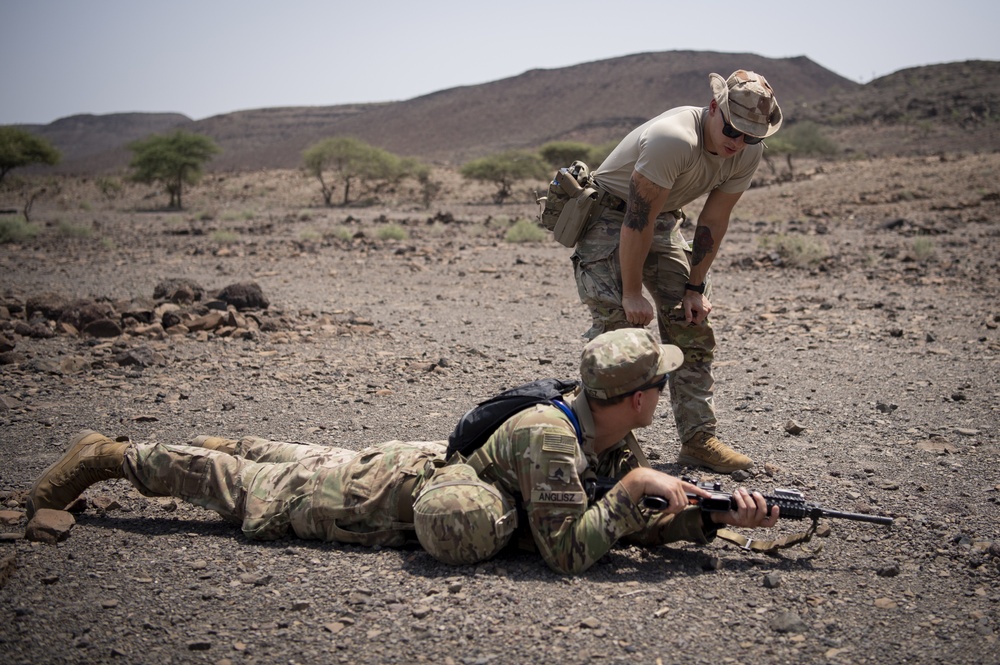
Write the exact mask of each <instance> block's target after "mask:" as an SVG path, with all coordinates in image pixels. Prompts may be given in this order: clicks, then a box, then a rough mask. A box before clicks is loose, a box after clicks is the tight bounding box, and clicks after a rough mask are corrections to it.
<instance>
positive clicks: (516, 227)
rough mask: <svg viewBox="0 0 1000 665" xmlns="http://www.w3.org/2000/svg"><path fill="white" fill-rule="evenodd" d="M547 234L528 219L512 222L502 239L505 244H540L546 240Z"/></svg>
mask: <svg viewBox="0 0 1000 665" xmlns="http://www.w3.org/2000/svg"><path fill="white" fill-rule="evenodd" d="M548 235H549V234H548V232H547V231H546V230H545V229H543V228H542V227H540V226H539V225H538V224H536V223H535V222H533V221H531V220H529V219H519V220H517V221H516V222H514V224H513V225H511V227H510V228H509V229H507V233H505V234H504V237H503V239H504V240H505V241H507V242H513V243H521V242H542V241H544V240H546V239H547V238H548Z"/></svg>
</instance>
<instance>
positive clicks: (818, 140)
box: [766, 121, 837, 156]
mask: <svg viewBox="0 0 1000 665" xmlns="http://www.w3.org/2000/svg"><path fill="white" fill-rule="evenodd" d="M766 143H767V150H768V151H769V152H771V153H774V154H790V155H795V156H800V155H813V156H819V155H832V154H834V153H836V152H837V144H836V143H834V142H833V141H831V140H830V139H829V138H828V137H827V136H826V134H825V133H824V131H823V128H822V127H820V126H819V125H817V124H816V123H814V122H809V121H806V122H799V123H796V124H794V125H790V126H788V127H784V128H782V129H781V130H780V131H779V132H778V133H777V134H775V135H774V136H772V137H771V138H769V139H767V142H766Z"/></svg>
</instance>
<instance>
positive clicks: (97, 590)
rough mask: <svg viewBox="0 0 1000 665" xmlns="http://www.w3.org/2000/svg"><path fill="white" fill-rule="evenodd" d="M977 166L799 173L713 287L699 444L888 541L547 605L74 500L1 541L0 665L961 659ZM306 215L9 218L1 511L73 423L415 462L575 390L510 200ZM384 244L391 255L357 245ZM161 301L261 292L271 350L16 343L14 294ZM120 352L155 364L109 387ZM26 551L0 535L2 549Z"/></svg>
mask: <svg viewBox="0 0 1000 665" xmlns="http://www.w3.org/2000/svg"><path fill="white" fill-rule="evenodd" d="M998 170H1000V157H998V156H997V155H968V156H954V157H950V156H949V157H944V158H941V157H934V158H900V159H883V160H870V161H857V162H841V163H821V164H808V165H802V169H801V171H802V173H801V179H796V180H788V181H785V182H780V183H779V182H777V181H775V182H774V183H773V184H770V185H768V186H764V187H756V188H754V189H752V190H751V191H749V192H748V193H747V194H746V196H745V197H744V200H743V201H742V202H741V203H740V205H739V206H738V208H737V211H736V218H735V219H734V221H733V224H732V226H731V229H730V232H729V234H728V236H727V237H726V240H725V244H724V247H723V253H722V255H721V257H720V259H719V260H718V263H717V265H716V268H715V270H714V273H713V274H714V277H713V279H714V280H715V290H716V299H715V303H714V304H715V311H714V312H713V317H714V321H715V326H716V330H717V334H718V336H719V338H720V353H719V358H718V363H717V367H718V371H717V379H718V386H717V397H716V402H717V408H718V411H719V415H720V419H721V422H720V433H721V435H722V437H723V438H724V439H725V440H727V441H730V442H732V443H733V444H734V445H735V446H736V447H737V448H738V449H739V450H741V451H742V452H746V453H747V454H749V455H751V456H752V457H753V458H754V459H755V460H756V461H757V467H756V473H755V474H754V476H753V477H752V478H750V479H749V480H747V481H746V484H747V485H748V486H750V487H754V488H759V489H762V490H772V489H774V488H775V487H789V486H791V487H798V488H800V489H801V490H803V492H805V494H806V496H807V497H808V498H809V499H810V500H812V501H816V502H819V503H821V504H822V505H824V506H828V507H831V508H840V509H843V510H849V511H855V512H873V513H883V514H888V515H892V516H894V517H895V518H896V524H895V526H893V527H892V528H883V527H876V526H871V525H864V524H854V523H849V522H839V521H838V522H833V523H831V525H830V526H831V533H830V535H829V536H828V537H826V538H820V539H814V540H813V542H812V543H810V544H809V545H807V546H805V547H802V548H798V549H792V550H787V551H786V552H785V553H784V554H782V555H781V556H778V557H770V556H766V555H760V554H752V553H748V552H744V551H742V550H739V549H737V548H735V547H733V546H731V545H723V544H722V543H716V544H713V545H711V546H708V547H695V546H689V545H676V546H671V547H663V548H659V549H657V550H654V551H648V550H641V549H636V548H619V549H616V550H614V551H613V552H612V553H611V554H609V555H608V556H607V557H606V558H605V559H604V560H602V561H601V562H600V563H599V564H598V565H596V566H595V567H594V568H593V569H592V570H590V571H588V572H587V573H586V574H585V575H582V576H580V577H577V578H566V577H562V576H559V575H556V574H554V573H552V572H551V571H549V570H548V569H547V568H546V567H545V566H544V564H543V563H542V562H541V560H540V559H538V558H536V557H534V556H530V555H526V554H510V555H504V556H501V557H500V558H498V559H496V560H494V561H491V562H489V563H487V564H485V565H482V566H478V567H466V568H449V567H446V566H443V565H440V564H438V563H436V562H435V561H434V560H433V559H431V558H430V557H429V556H428V555H426V554H424V553H423V552H420V551H397V550H382V551H372V550H367V549H362V548H357V547H351V546H338V545H325V544H319V543H310V542H303V541H297V540H285V541H280V542H276V543H268V544H261V543H251V542H248V541H247V540H245V539H244V538H243V537H242V536H241V535H240V534H239V532H238V528H237V527H235V526H233V525H230V524H227V523H225V522H223V521H221V520H220V519H218V518H216V517H215V516H214V515H213V514H211V513H208V512H206V511H203V510H200V509H197V508H193V507H190V506H186V505H184V504H178V503H177V502H175V501H170V500H159V501H158V500H151V499H148V498H144V497H141V496H139V495H138V494H136V493H135V492H134V491H133V490H132V489H131V488H130V486H128V485H126V484H124V483H123V482H118V481H116V482H112V483H106V484H104V485H101V486H99V487H97V488H94V489H93V490H92V491H91V492H90V496H91V499H92V504H91V507H89V508H88V509H87V510H86V511H84V512H82V513H79V514H77V515H76V520H77V523H76V525H75V526H74V527H73V529H72V532H71V535H70V537H69V538H68V539H67V540H65V541H63V542H61V543H59V544H58V545H52V546H49V545H46V546H32V545H30V544H29V543H27V542H25V541H22V540H13V541H11V542H6V543H2V544H0V560H2V561H4V562H5V563H4V566H3V571H4V572H3V573H2V574H0V578H4V577H6V581H5V582H3V585H2V588H0V611H2V613H3V620H4V624H5V629H4V630H3V631H0V659H2V660H3V661H4V662H11V663H22V662H24V663H27V662H45V661H53V660H59V661H63V662H94V661H105V660H112V659H114V658H116V657H119V658H121V659H122V660H123V662H135V661H143V662H226V661H228V662H233V663H251V662H278V661H282V662H291V661H294V662H303V663H320V662H331V661H333V662H345V663H346V662H372V663H375V662H379V663H385V662H406V663H411V662H422V661H428V662H430V661H432V662H442V663H506V662H543V661H546V660H550V659H553V658H556V659H558V660H560V661H561V662H567V663H577V662H580V663H582V662H593V661H595V660H604V661H612V662H619V661H621V662H632V661H635V662H658V661H662V662H670V661H674V660H676V658H677V656H676V654H677V653H687V654H691V655H692V657H693V658H694V659H695V660H697V661H699V662H730V661H732V660H734V658H735V653H736V652H738V653H739V660H746V661H748V662H797V663H811V662H817V663H819V662H834V663H868V662H872V663H874V662H878V663H903V662H947V663H981V662H989V661H991V660H992V659H993V656H991V654H993V653H994V652H995V649H996V633H997V631H998V630H1000V592H998V591H997V589H998V577H1000V568H998V561H1000V556H998V555H1000V528H998V526H997V525H998V524H1000V519H998V518H1000V505H998V496H1000V492H998V490H1000V475H998V468H1000V466H998V453H997V434H996V431H997V424H998V411H997V404H998V403H1000V388H998V378H1000V364H998V351H1000V341H998V334H997V325H998V322H1000V307H998V305H997V302H998V296H1000V283H998V280H1000V270H998V259H1000V256H998V254H1000V249H998V243H997V238H998V235H1000V221H998V220H1000V186H998V185H997V183H996V180H995V174H996V173H997V172H998ZM312 187H313V186H312V185H311V183H309V181H308V180H307V179H304V178H303V177H302V176H301V175H300V174H296V173H294V172H271V173H259V172H258V173H253V174H228V175H226V176H218V177H214V178H213V179H212V180H210V181H209V182H207V183H206V185H205V186H204V187H202V188H197V189H195V190H192V192H191V193H190V196H188V197H186V198H185V200H186V201H188V202H189V205H191V209H190V210H189V211H187V212H184V213H165V212H139V213H137V212H135V209H136V207H150V206H151V205H152V204H151V203H145V204H144V203H143V202H142V201H141V199H142V196H144V193H143V192H141V191H139V190H135V191H133V192H132V193H131V194H130V196H132V197H133V198H131V199H128V200H120V201H117V202H114V203H113V205H111V206H109V205H108V204H107V203H106V202H104V201H102V200H101V199H100V198H99V196H98V195H97V194H96V190H95V189H94V188H93V184H92V183H88V182H86V181H67V182H66V183H65V185H64V186H63V188H62V190H61V194H60V198H59V199H51V200H48V201H46V202H43V203H40V204H39V205H38V206H37V207H36V211H35V218H36V220H38V222H39V223H40V224H42V225H43V227H44V229H43V231H42V233H40V234H39V235H38V236H36V237H35V238H33V239H31V240H29V241H26V242H25V243H22V244H20V245H10V244H8V245H2V246H0V274H2V275H3V278H2V282H0V284H2V291H3V292H2V294H0V295H2V297H3V300H4V302H3V304H4V305H5V306H6V307H7V312H8V314H9V316H8V317H7V318H5V319H3V320H2V321H0V334H2V335H3V336H4V337H5V338H7V339H8V341H9V342H11V343H12V348H10V349H9V350H7V351H5V352H4V354H3V355H4V356H5V357H7V358H8V362H7V364H3V365H0V424H2V427H0V443H2V445H0V490H2V492H3V497H4V498H5V504H6V505H5V508H6V510H7V511H8V512H10V513H18V512H19V511H20V510H21V509H22V504H21V498H22V496H23V493H24V491H26V490H27V489H28V487H29V486H30V484H31V482H32V481H33V480H34V478H35V477H36V476H37V474H38V473H39V472H40V471H41V470H42V469H43V468H44V467H45V466H47V465H48V464H49V463H51V461H53V460H54V459H55V458H56V457H57V456H58V455H59V453H60V451H61V450H62V447H63V446H64V445H65V444H66V442H67V441H68V440H69V439H70V437H71V436H72V435H73V434H74V433H75V432H76V431H78V430H79V429H81V428H85V427H86V428H93V429H96V430H99V431H102V432H105V433H107V434H109V435H112V436H120V435H126V436H130V437H132V438H133V439H134V440H139V441H177V442H179V441H184V440H187V439H189V438H190V437H193V436H195V435H198V434H221V435H231V436H239V435H244V434H256V435H260V436H264V437H270V438H275V439H284V440H306V441H312V442H316V443H327V444H336V445H339V446H346V447H351V448H361V447H363V446H364V445H366V444H369V443H374V442H378V441H383V440H388V439H393V438H400V439H409V440H420V439H440V438H444V437H445V436H446V435H447V433H448V432H449V431H450V429H451V427H452V426H453V425H454V423H455V421H456V420H457V418H458V417H459V416H460V415H461V414H462V413H463V412H464V411H465V410H466V409H467V408H469V406H471V405H472V404H474V403H475V402H477V401H478V400H480V399H482V398H483V397H485V396H488V395H490V394H492V393H495V392H497V391H498V390H500V389H502V388H505V387H509V386H510V385H513V384H515V383H519V382H522V381H525V380H529V379H533V378H538V377H539V376H561V377H571V376H573V375H574V374H575V372H576V368H577V358H578V354H579V350H580V346H581V343H582V340H581V338H580V334H581V333H582V332H583V331H584V330H586V329H587V328H588V327H589V320H588V318H589V317H588V315H587V313H586V312H585V310H584V308H583V306H582V305H580V303H579V301H578V298H577V295H576V288H575V285H574V283H573V279H572V274H571V270H570V265H569V260H568V256H569V253H570V252H569V250H567V249H565V248H563V247H561V246H559V245H557V244H555V243H554V242H552V241H546V242H543V243H531V244H517V245H515V244H510V243H507V242H504V240H503V237H504V233H505V231H506V229H507V228H508V227H509V225H510V224H511V223H512V222H513V221H514V220H515V219H517V218H518V217H530V216H533V214H534V205H533V204H531V203H518V204H511V205H507V206H503V207H495V206H492V205H486V204H484V203H481V202H482V201H488V200H489V195H488V194H489V193H488V191H485V190H483V191H468V190H465V189H462V188H460V187H458V186H457V185H456V186H454V187H453V188H451V189H449V188H448V187H446V189H445V194H444V195H443V197H444V198H443V199H442V201H441V202H440V203H439V204H437V205H435V206H433V207H432V208H431V209H423V208H420V207H419V206H416V205H410V204H408V203H406V197H403V196H400V201H399V202H398V203H394V204H393V205H391V206H385V207H378V208H376V207H371V208H354V209H339V208H335V209H324V208H315V207H308V204H306V203H305V202H308V201H310V200H315V198H311V197H313V194H314V193H313V194H311V193H310V191H311V188H312ZM528 189H530V188H525V190H528ZM147 193H148V192H147ZM317 196H318V194H317ZM521 198H522V200H524V199H525V198H527V194H526V192H522V194H521ZM690 212H691V213H695V212H697V206H693V207H692V210H691V211H690ZM392 225H395V226H397V227H399V228H402V229H403V230H405V232H406V238H405V239H402V240H396V239H391V236H392V235H394V234H388V233H383V232H382V230H383V229H385V228H387V227H389V226H392ZM167 279H179V280H190V281H191V282H194V283H196V284H197V285H200V286H201V287H202V288H203V289H204V290H205V291H206V292H211V293H214V292H217V291H219V290H220V289H222V288H223V287H226V286H227V285H230V284H234V283H247V282H254V283H256V284H259V285H260V288H261V290H262V293H263V295H264V296H265V297H266V299H267V300H268V301H269V304H268V307H267V310H266V311H267V313H268V315H267V318H269V319H272V320H275V321H280V325H275V326H274V327H273V328H268V327H267V326H264V325H260V326H257V327H256V328H255V332H254V334H252V335H245V336H234V335H231V334H230V335H221V334H216V332H215V331H214V329H213V330H201V331H197V332H194V331H192V332H188V333H186V334H181V335H174V336H167V337H164V338H163V339H158V338H156V337H151V336H138V335H134V334H132V333H131V332H129V328H128V326H125V327H124V331H125V332H124V334H123V335H120V336H116V337H113V338H95V337H89V336H86V335H81V334H71V332H69V331H66V330H63V331H61V332H58V333H56V334H53V335H51V336H48V337H43V336H32V335H30V334H27V335H21V334H19V333H18V332H16V331H15V327H16V326H17V323H18V322H22V320H23V323H26V324H27V323H29V321H28V320H27V319H26V317H25V313H24V312H23V311H18V307H19V305H18V303H21V305H22V306H23V304H24V303H26V302H27V300H28V299H29V298H32V297H37V296H40V295H41V294H45V293H54V294H59V295H61V296H62V297H63V298H65V299H66V300H67V301H74V300H80V299H90V300H93V301H102V302H107V303H118V302H132V301H134V300H136V299H143V298H145V299H152V297H153V294H154V291H155V290H156V287H157V285H158V284H159V283H161V282H162V281H164V280H167ZM193 292H194V290H193V289H192V293H193ZM114 311H115V312H117V313H119V314H120V313H121V312H122V311H123V308H116V309H115V310H114ZM39 322H40V321H36V322H35V323H39ZM42 325H48V324H47V323H42ZM49 327H51V328H53V332H55V330H54V325H53V326H49ZM22 330H24V328H22ZM137 347H144V348H146V349H147V350H148V353H146V352H143V353H141V354H139V355H138V357H140V358H144V357H148V358H154V359H156V361H154V362H149V363H145V364H144V363H126V364H121V363H119V362H117V361H115V358H118V357H120V354H123V353H128V352H130V351H131V352H134V351H135V350H136V348H137ZM662 415H664V416H666V415H667V414H666V413H664V414H662ZM789 421H794V422H795V423H796V424H797V426H798V427H799V428H801V431H800V432H799V433H798V434H795V435H793V434H790V433H789V431H788V427H787V424H788V422H789ZM796 429H797V428H792V430H793V431H795V430H796ZM641 439H642V442H643V445H644V446H645V448H646V450H647V451H649V453H650V456H651V457H652V459H653V461H654V463H655V464H657V465H659V466H660V467H661V468H663V469H664V470H666V471H668V472H672V473H680V472H682V471H683V469H681V468H680V467H678V466H677V465H675V464H674V460H675V458H676V454H677V448H678V444H677V442H676V435H675V431H674V428H673V424H672V419H671V418H669V417H661V418H658V419H656V421H655V423H654V425H653V426H652V427H650V428H648V429H647V430H645V431H644V432H642V433H641ZM723 480H724V482H727V487H731V485H729V484H728V479H723ZM94 499H97V501H93V500H94ZM5 514H6V513H5ZM803 526H804V525H803V524H802V523H795V522H790V521H783V522H781V523H780V524H779V526H778V527H776V528H775V529H774V530H773V533H771V534H761V535H762V536H767V537H770V536H777V535H781V534H785V533H789V532H792V531H796V530H799V529H800V528H802V527H803ZM23 529H24V522H23V520H19V518H18V516H17V515H16V514H15V515H13V516H12V517H10V518H9V523H7V525H6V526H3V527H2V530H3V532H5V533H7V534H15V535H16V534H18V533H20V532H22V531H23ZM9 556H13V557H14V559H13V560H12V561H9V560H8V557H9Z"/></svg>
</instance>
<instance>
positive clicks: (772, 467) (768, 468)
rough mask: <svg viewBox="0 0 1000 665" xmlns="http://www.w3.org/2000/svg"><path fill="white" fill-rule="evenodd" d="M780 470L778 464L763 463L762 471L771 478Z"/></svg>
mask: <svg viewBox="0 0 1000 665" xmlns="http://www.w3.org/2000/svg"><path fill="white" fill-rule="evenodd" d="M781 470H782V469H781V467H780V466H778V465H777V464H772V463H770V462H765V463H764V473H766V474H767V475H768V476H770V477H772V478H773V477H774V476H776V475H778V474H779V473H781Z"/></svg>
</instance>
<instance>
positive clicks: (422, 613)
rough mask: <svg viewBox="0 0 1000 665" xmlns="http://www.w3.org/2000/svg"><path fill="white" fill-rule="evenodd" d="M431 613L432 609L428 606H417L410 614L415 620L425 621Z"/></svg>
mask: <svg viewBox="0 0 1000 665" xmlns="http://www.w3.org/2000/svg"><path fill="white" fill-rule="evenodd" d="M430 613H431V608H430V607H428V606H427V605H416V606H414V608H413V609H412V610H410V614H412V615H413V617H414V618H415V619H424V618H426V617H427V616H428V615H430Z"/></svg>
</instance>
